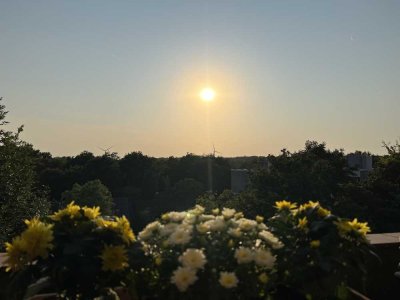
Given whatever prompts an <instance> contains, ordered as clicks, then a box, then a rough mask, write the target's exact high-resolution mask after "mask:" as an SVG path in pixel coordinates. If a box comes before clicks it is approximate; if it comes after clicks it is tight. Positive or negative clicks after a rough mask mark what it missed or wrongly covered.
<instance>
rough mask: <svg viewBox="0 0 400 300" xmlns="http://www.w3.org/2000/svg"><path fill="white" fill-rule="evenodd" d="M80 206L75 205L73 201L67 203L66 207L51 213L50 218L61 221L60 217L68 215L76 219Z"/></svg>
mask: <svg viewBox="0 0 400 300" xmlns="http://www.w3.org/2000/svg"><path fill="white" fill-rule="evenodd" d="M80 211H81V207H80V206H79V205H76V204H75V202H74V201H72V202H71V203H70V204H68V205H67V207H66V208H64V209H60V210H59V211H57V212H56V213H55V214H54V215H51V216H50V218H51V219H52V220H53V221H61V220H62V218H64V217H68V218H70V219H76V218H79V217H81V216H82V215H81V212H80Z"/></svg>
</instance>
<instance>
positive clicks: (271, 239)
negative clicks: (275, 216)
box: [258, 230, 283, 249]
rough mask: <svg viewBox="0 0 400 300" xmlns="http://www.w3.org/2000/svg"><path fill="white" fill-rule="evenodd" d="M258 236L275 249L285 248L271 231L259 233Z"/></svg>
mask: <svg viewBox="0 0 400 300" xmlns="http://www.w3.org/2000/svg"><path fill="white" fill-rule="evenodd" d="M258 236H259V237H260V238H261V239H262V240H263V241H265V242H267V243H268V244H269V245H271V246H272V248H273V249H280V248H282V247H283V244H282V243H281V241H280V240H279V239H278V238H277V237H276V236H274V235H273V234H272V233H271V232H269V231H266V230H263V231H261V232H259V233H258Z"/></svg>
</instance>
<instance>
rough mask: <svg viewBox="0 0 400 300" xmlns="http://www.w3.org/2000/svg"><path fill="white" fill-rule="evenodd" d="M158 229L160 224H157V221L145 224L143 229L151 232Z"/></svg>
mask: <svg viewBox="0 0 400 300" xmlns="http://www.w3.org/2000/svg"><path fill="white" fill-rule="evenodd" d="M160 227H161V223H160V222H158V221H154V222H151V223H149V224H147V225H146V227H145V229H148V230H151V231H155V230H158V229H160Z"/></svg>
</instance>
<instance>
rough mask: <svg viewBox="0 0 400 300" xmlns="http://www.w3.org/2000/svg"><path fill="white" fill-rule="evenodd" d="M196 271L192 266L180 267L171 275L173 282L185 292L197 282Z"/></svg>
mask: <svg viewBox="0 0 400 300" xmlns="http://www.w3.org/2000/svg"><path fill="white" fill-rule="evenodd" d="M197 279H198V277H197V276H196V271H195V270H193V269H191V268H186V267H179V268H178V269H176V270H175V271H174V273H173V274H172V277H171V283H173V284H175V285H176V287H177V288H178V290H179V291H181V292H185V291H186V290H187V288H188V287H189V286H190V285H192V284H193V283H195V282H196V280H197Z"/></svg>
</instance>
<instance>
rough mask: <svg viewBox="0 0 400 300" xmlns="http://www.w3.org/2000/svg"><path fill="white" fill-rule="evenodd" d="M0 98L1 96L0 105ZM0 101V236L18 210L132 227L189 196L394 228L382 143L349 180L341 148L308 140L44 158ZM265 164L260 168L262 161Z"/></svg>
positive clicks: (392, 164) (395, 184) (14, 223)
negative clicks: (295, 146)
mask: <svg viewBox="0 0 400 300" xmlns="http://www.w3.org/2000/svg"><path fill="white" fill-rule="evenodd" d="M0 104H1V103H0ZM6 115H7V111H6V110H5V107H4V105H0V126H1V127H0V128H3V129H1V130H0V206H1V211H0V223H1V224H0V226H2V228H4V231H3V232H2V233H1V234H2V236H1V237H0V242H1V241H4V240H7V239H8V238H9V237H10V236H11V235H14V234H15V233H16V232H18V231H19V230H20V228H21V226H22V225H23V223H22V220H23V219H24V218H28V217H32V216H34V215H45V214H47V213H49V212H51V211H54V210H57V209H58V208H60V207H62V206H63V205H65V204H67V203H69V202H70V201H75V202H77V203H79V204H82V205H88V206H89V205H99V206H100V207H101V208H102V210H103V212H105V213H110V214H111V213H116V214H121V213H124V214H126V215H127V216H128V217H129V219H130V221H131V222H132V225H133V228H134V230H135V231H136V232H137V231H139V230H140V229H141V228H142V227H143V226H144V225H145V224H146V223H147V222H149V221H151V220H153V219H154V218H156V217H158V216H159V215H160V214H162V213H163V212H166V211H170V210H183V209H187V208H189V207H191V206H193V205H195V204H196V203H200V204H202V205H205V206H209V207H233V208H236V209H240V210H242V211H244V213H245V215H247V216H249V217H254V216H255V215H261V216H264V217H267V218H268V217H270V216H271V215H272V212H273V205H274V203H275V201H278V200H282V199H286V200H290V201H295V202H298V203H303V202H306V201H308V200H313V201H320V202H321V204H323V205H324V206H326V207H328V208H329V209H331V211H332V212H333V213H337V214H340V215H342V216H344V217H357V218H359V219H360V220H364V221H368V222H369V223H370V226H371V228H372V230H373V232H393V231H400V145H399V144H398V143H396V144H395V145H392V146H391V145H387V144H383V146H384V147H385V148H386V150H387V154H386V155H383V156H374V158H373V163H374V170H373V171H372V172H371V173H370V175H369V177H368V179H367V180H366V181H359V180H357V179H355V178H354V177H353V176H351V174H352V170H351V169H350V168H349V167H348V166H347V161H346V157H345V154H344V151H343V150H337V149H335V150H330V149H328V148H327V147H326V145H325V143H320V142H316V141H307V142H306V143H305V146H304V149H301V150H299V151H296V152H289V151H288V150H286V149H283V150H282V151H281V153H280V154H279V155H276V156H273V155H269V156H266V157H236V158H224V157H216V156H214V155H208V156H199V155H194V154H191V153H188V154H187V155H185V156H183V157H168V158H154V157H150V156H147V155H145V154H143V153H141V152H131V153H129V154H127V155H125V156H123V157H119V156H118V155H117V154H116V153H109V152H105V153H104V154H103V155H101V156H96V155H94V154H93V153H90V152H87V151H83V152H82V153H80V154H78V155H76V156H68V157H53V156H52V155H51V154H50V153H45V152H41V151H39V150H36V149H34V147H33V146H32V145H30V144H29V143H26V142H24V141H22V140H21V139H20V136H19V135H20V133H21V132H22V130H23V127H20V128H19V129H18V131H17V132H10V131H6V130H4V125H5V124H6V123H7V121H6ZM267 162H268V167H266V165H267ZM232 168H233V169H237V168H245V169H248V170H249V171H250V184H249V186H248V188H247V190H245V191H243V192H241V193H239V194H234V193H232V192H231V191H230V182H231V178H230V176H231V175H230V172H231V171H230V170H231V169H232Z"/></svg>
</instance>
